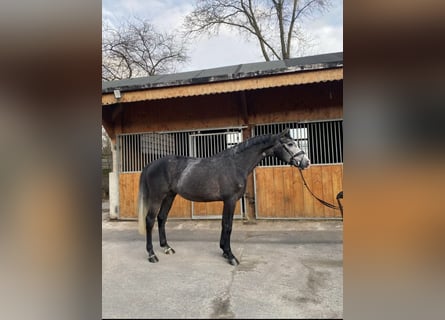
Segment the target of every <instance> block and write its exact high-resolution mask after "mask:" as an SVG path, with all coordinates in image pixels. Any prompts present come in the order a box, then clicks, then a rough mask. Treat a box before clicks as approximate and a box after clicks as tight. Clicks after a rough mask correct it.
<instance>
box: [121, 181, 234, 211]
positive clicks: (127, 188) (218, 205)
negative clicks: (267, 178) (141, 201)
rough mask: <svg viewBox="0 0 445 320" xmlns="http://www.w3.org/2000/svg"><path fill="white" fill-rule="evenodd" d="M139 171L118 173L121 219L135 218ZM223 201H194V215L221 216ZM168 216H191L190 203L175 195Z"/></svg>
mask: <svg viewBox="0 0 445 320" xmlns="http://www.w3.org/2000/svg"><path fill="white" fill-rule="evenodd" d="M139 177H140V173H121V174H120V175H119V201H120V206H119V217H120V218H121V219H137V205H138V202H137V201H138V192H139ZM222 209H223V203H222V202H221V201H216V202H194V216H198V217H201V218H205V217H211V216H221V214H222ZM240 214H241V205H240V202H239V201H238V203H237V205H236V209H235V215H238V216H239V215H240ZM168 217H169V218H182V219H190V218H192V203H191V201H188V200H186V199H184V198H182V197H181V196H179V195H178V196H176V198H175V201H174V202H173V206H172V208H171V209H170V213H169V214H168Z"/></svg>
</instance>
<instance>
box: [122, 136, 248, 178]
mask: <svg viewBox="0 0 445 320" xmlns="http://www.w3.org/2000/svg"><path fill="white" fill-rule="evenodd" d="M241 141H242V128H224V129H212V130H194V131H179V132H164V133H157V132H146V133H135V134H121V135H118V140H117V150H118V159H119V163H118V168H119V172H120V173H124V172H139V171H142V169H143V168H144V167H145V166H146V165H147V164H149V163H151V162H153V161H155V160H157V159H159V158H162V157H164V156H166V155H178V156H190V157H200V158H204V157H211V156H213V155H214V154H216V153H218V152H221V151H223V150H225V149H227V148H230V147H232V146H234V145H236V144H238V143H240V142H241Z"/></svg>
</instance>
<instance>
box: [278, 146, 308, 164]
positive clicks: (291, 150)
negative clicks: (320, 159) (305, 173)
mask: <svg viewBox="0 0 445 320" xmlns="http://www.w3.org/2000/svg"><path fill="white" fill-rule="evenodd" d="M284 145H285V146H284V147H285V148H286V149H287V150H288V151H289V153H290V154H289V153H288V156H289V161H290V159H291V158H292V157H293V156H294V155H296V154H297V153H298V152H300V151H302V149H300V148H299V147H298V144H297V143H296V142H295V141H293V140H290V141H287V142H285V143H284ZM291 155H292V156H291ZM294 160H295V161H296V162H297V163H298V165H299V164H300V163H302V164H303V165H304V167H308V166H309V164H310V160H309V158H308V157H307V155H306V154H305V153H303V154H301V155H299V156H297V157H295V158H294Z"/></svg>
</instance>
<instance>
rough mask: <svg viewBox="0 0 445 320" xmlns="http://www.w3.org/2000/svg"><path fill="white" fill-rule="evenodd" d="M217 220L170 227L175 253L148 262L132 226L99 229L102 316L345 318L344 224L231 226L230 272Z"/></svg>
mask: <svg viewBox="0 0 445 320" xmlns="http://www.w3.org/2000/svg"><path fill="white" fill-rule="evenodd" d="M220 224H221V222H220V221H215V220H214V221H208V220H206V221H204V220H202V221H201V220H198V221H196V220H194V221H181V220H173V219H172V220H169V221H168V222H167V227H166V231H167V239H168V242H169V244H170V245H171V246H172V247H173V248H174V249H175V250H176V254H174V255H165V254H164V253H163V251H162V250H161V249H160V246H159V241H158V235H157V229H156V227H155V230H154V236H153V243H154V249H155V252H156V254H157V255H158V258H159V260H160V261H159V262H158V263H156V264H153V263H149V262H148V260H147V253H146V251H145V239H144V237H143V236H141V235H139V234H138V233H137V223H136V222H135V221H127V222H117V221H114V222H113V221H108V220H104V221H103V224H102V316H103V318H158V319H159V318H330V319H331V318H342V316H343V242H342V233H343V227H342V222H341V221H324V222H322V221H258V222H257V223H256V224H244V223H243V222H242V221H238V220H237V221H234V226H233V231H232V251H233V253H234V254H235V256H236V257H237V258H238V260H239V261H240V265H238V266H236V267H234V266H231V265H229V264H228V263H227V261H226V260H225V259H224V258H222V251H221V250H220V249H219V233H220Z"/></svg>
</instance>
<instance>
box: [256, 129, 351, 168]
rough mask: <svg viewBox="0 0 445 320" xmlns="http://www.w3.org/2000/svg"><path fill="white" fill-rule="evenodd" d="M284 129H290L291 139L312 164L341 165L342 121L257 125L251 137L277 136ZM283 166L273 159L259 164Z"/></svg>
mask: <svg viewBox="0 0 445 320" xmlns="http://www.w3.org/2000/svg"><path fill="white" fill-rule="evenodd" d="M285 128H290V134H291V136H292V138H294V139H296V140H297V142H298V143H299V145H300V148H301V149H303V150H304V151H305V152H306V153H307V155H308V157H309V159H310V160H311V163H312V164H333V163H343V120H329V121H316V122H291V123H273V124H264V125H257V126H255V127H254V129H253V131H254V132H253V135H254V136H258V135H263V134H278V133H280V132H281V131H283V130H284V129H285ZM283 165H287V164H286V163H284V162H282V161H281V160H278V159H276V158H274V157H269V158H266V159H264V160H263V161H261V162H260V164H259V166H261V167H270V166H283Z"/></svg>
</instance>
